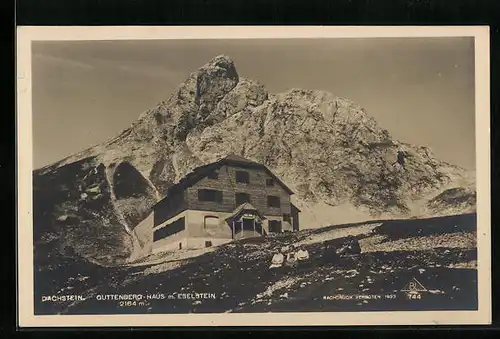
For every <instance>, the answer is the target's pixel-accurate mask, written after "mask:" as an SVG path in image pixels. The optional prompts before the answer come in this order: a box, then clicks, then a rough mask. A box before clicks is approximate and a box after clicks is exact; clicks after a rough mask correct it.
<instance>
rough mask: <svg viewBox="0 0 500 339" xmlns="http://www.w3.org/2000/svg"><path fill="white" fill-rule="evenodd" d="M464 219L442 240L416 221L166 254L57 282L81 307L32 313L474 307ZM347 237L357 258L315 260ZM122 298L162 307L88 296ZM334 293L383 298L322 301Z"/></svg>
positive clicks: (471, 243) (473, 257)
mask: <svg viewBox="0 0 500 339" xmlns="http://www.w3.org/2000/svg"><path fill="white" fill-rule="evenodd" d="M464 220H465V221H467V220H469V219H467V218H465V219H464V218H459V217H457V218H456V219H455V220H452V221H453V222H452V224H453V225H452V227H444V228H443V230H444V232H442V233H439V228H438V227H436V221H435V220H433V222H432V223H431V224H430V225H432V227H431V228H432V229H431V230H429V229H425V221H421V220H420V221H418V222H415V221H414V220H408V223H407V224H405V223H403V222H402V221H397V222H389V223H388V224H387V223H385V222H382V223H378V224H358V225H353V226H351V227H339V228H334V227H330V228H325V229H322V230H321V229H320V230H305V231H301V232H299V233H296V234H293V233H292V234H285V235H282V236H279V237H269V238H260V239H251V240H246V241H236V242H233V243H230V244H226V245H223V246H220V247H217V248H213V249H212V250H211V251H209V252H206V253H202V254H201V255H198V256H192V254H193V253H191V254H188V253H187V252H186V253H184V254H182V253H179V255H178V256H171V255H165V256H164V257H163V259H164V260H165V261H164V262H163V263H160V261H161V256H156V258H154V260H152V261H150V262H149V264H148V263H147V262H144V263H142V265H141V266H136V267H122V268H119V269H114V270H113V271H110V272H109V273H108V274H106V273H105V271H101V273H102V274H100V275H99V276H97V277H96V276H89V273H86V276H89V278H88V279H86V280H85V281H84V282H83V283H82V282H79V281H78V280H76V279H73V280H71V281H65V282H64V284H61V285H59V287H58V288H59V292H58V293H67V292H65V291H68V289H67V288H68V287H70V289H69V290H70V291H73V293H77V292H78V293H81V294H83V295H85V296H86V298H87V300H85V301H83V302H80V303H73V304H48V303H45V304H42V305H36V309H37V312H38V313H39V314H49V313H54V312H60V313H71V314H87V313H94V314H107V313H207V312H210V313H213V312H216V313H219V312H287V311H295V312H299V311H304V312H305V311H369V310H385V311H389V310H412V309H415V310H419V309H428V310H437V309H475V308H476V307H477V298H476V295H477V291H476V289H477V287H476V286H477V271H476V269H475V263H476V261H477V253H476V248H475V240H474V239H475V232H472V231H469V229H468V227H469V226H468V225H465V224H464V223H463V222H464ZM449 221H450V220H448V222H449ZM387 225H389V226H387ZM405 228H406V229H405ZM419 230H420V231H419ZM391 231H393V232H392V233H391ZM419 234H420V235H419ZM421 234H425V235H421ZM347 235H354V236H355V237H356V238H357V239H358V240H359V241H360V244H361V248H362V252H361V254H359V255H354V256H349V257H344V258H340V259H337V260H334V261H331V260H327V259H326V258H324V257H323V256H322V242H323V241H324V240H331V239H338V241H340V242H342V238H344V237H346V236H347ZM290 243H297V244H303V245H305V246H306V248H307V250H308V251H309V253H310V261H309V262H308V263H307V264H306V265H303V266H300V267H297V268H294V269H279V270H277V271H272V270H269V263H270V259H271V257H272V255H273V254H274V253H275V251H276V250H277V249H279V248H281V247H282V246H284V245H288V244H290ZM413 278H416V279H418V281H419V282H420V283H421V284H422V285H424V286H425V288H426V289H428V290H427V291H426V292H425V293H423V298H422V299H421V300H418V301H415V300H412V301H410V300H408V299H407V295H406V292H403V291H401V290H402V289H404V286H406V285H407V284H408V282H409V281H410V280H411V279H413ZM55 285H56V286H57V285H58V284H57V283H56V284H55ZM65 288H66V290H64V289H65ZM61 291H62V292H61ZM129 293H140V294H144V295H159V296H161V295H163V296H164V297H165V299H150V300H147V301H145V302H143V303H140V304H137V305H136V306H134V307H121V306H120V304H119V302H117V301H99V300H97V299H96V296H97V295H106V294H129ZM182 293H188V294H189V293H212V294H213V299H212V298H209V299H186V298H180V297H179V295H180V294H182ZM339 294H346V295H351V296H353V295H358V297H356V298H359V295H378V296H384V298H385V299H382V300H380V299H349V300H328V299H325V297H326V298H328V297H331V296H335V295H339ZM169 296H172V298H170V297H169ZM386 296H388V297H387V298H389V299H387V298H386ZM51 305H52V306H51Z"/></svg>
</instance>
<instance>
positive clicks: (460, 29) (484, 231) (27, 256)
mask: <svg viewBox="0 0 500 339" xmlns="http://www.w3.org/2000/svg"><path fill="white" fill-rule="evenodd" d="M462 36H470V37H474V38H475V71H476V73H475V76H476V81H475V91H476V96H475V99H476V183H477V227H478V228H477V249H478V251H477V253H478V310H477V311H411V312H406V311H396V312H321V313H318V312H307V313H273V314H272V316H270V314H269V313H245V314H227V313H224V314H133V315H121V314H120V315H118V314H117V315H40V316H36V315H34V296H33V288H34V286H33V284H34V282H33V241H32V239H33V220H32V194H33V192H32V170H33V160H32V151H33V150H32V142H33V140H32V101H31V42H32V41H37V40H38V41H42V40H43V41H51V40H60V41H61V40H66V41H71V40H136V39H149V40H152V39H275V38H367V37H374V38H375V37H462ZM489 63H490V62H489V27H488V26H373V27H370V26H350V27H348V26H329V27H325V26H269V27H267V26H257V27H245V26H231V27H224V26H219V27H216V26H206V27H201V26H170V27H166V26H149V27H147V26H123V27H97V26H95V27H82V26H80V27H38V26H22V27H18V29H17V105H18V106H17V179H18V181H17V184H18V191H17V203H18V208H17V255H18V257H17V260H18V263H17V268H18V277H17V282H18V325H19V326H20V327H95V326H98V327H103V326H105V327H115V326H119V327H131V326H285V325H286V326H317V325H331V326H334V325H343V326H345V325H445V324H446V325H453V324H461V325H467V324H490V323H491V239H490V238H491V236H490V228H491V220H490V206H491V201H490V85H489V74H490V72H489Z"/></svg>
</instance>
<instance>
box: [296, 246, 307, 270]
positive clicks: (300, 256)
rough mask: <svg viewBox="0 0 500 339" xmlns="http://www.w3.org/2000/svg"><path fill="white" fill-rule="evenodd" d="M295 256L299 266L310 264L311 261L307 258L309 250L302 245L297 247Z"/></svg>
mask: <svg viewBox="0 0 500 339" xmlns="http://www.w3.org/2000/svg"><path fill="white" fill-rule="evenodd" d="M295 256H296V258H297V263H298V265H299V266H300V267H304V266H310V264H311V262H310V260H309V252H308V251H307V250H306V249H305V248H304V246H300V247H299V250H298V251H297V253H296V255H295Z"/></svg>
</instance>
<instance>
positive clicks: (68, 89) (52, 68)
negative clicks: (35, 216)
mask: <svg viewBox="0 0 500 339" xmlns="http://www.w3.org/2000/svg"><path fill="white" fill-rule="evenodd" d="M219 54H225V55H228V56H229V57H230V58H231V59H232V60H233V61H234V62H235V65H236V69H237V71H238V74H239V75H240V77H245V78H249V79H253V80H257V81H258V82H260V83H261V84H263V85H265V86H266V88H267V89H268V91H269V92H271V93H279V92H283V91H286V90H288V89H290V88H305V89H319V90H326V91H328V92H331V93H333V94H335V95H337V96H340V97H344V98H347V99H350V100H352V101H354V102H355V103H357V104H358V105H360V106H361V107H363V108H364V109H365V110H366V112H367V114H369V115H371V116H372V117H374V118H375V119H376V120H377V121H378V123H379V125H380V126H381V127H383V128H386V129H387V130H388V131H389V132H390V134H391V135H392V136H393V138H395V139H398V140H400V141H402V142H409V143H412V144H416V145H422V146H427V147H430V148H431V149H432V150H433V152H434V153H435V155H436V157H438V158H440V159H441V160H444V161H448V162H451V163H453V164H456V165H459V166H462V167H464V168H466V169H470V170H474V169H475V135H474V129H475V128H474V117H475V104H474V82H475V75H474V40H473V38H455V37H454V38H369V39H360V38H355V39H352V38H351V39H339V38H336V39H241V40H237V39H234V40H214V39H206V40H135V41H72V42H68V41H64V42H51V41H47V42H34V43H33V45H32V107H33V162H34V167H35V168H39V167H42V166H45V165H48V164H51V163H53V162H55V161H58V160H60V159H62V158H64V157H66V156H68V155H71V154H73V153H76V152H79V151H81V150H83V149H86V148H88V147H91V146H93V145H95V144H98V143H100V142H103V141H105V140H107V139H109V138H112V137H114V136H116V135H117V134H119V133H120V132H121V131H122V130H123V129H125V128H127V127H128V126H129V125H130V124H131V123H132V122H133V121H134V120H136V119H137V118H138V117H139V115H140V114H141V113H142V112H143V111H145V110H147V109H149V108H152V107H154V106H155V105H156V104H157V103H158V102H160V101H162V100H164V99H166V98H168V96H169V95H170V94H171V93H172V92H173V90H174V89H175V88H176V87H177V86H178V85H179V84H180V83H181V82H183V81H184V80H185V79H186V78H187V76H188V75H189V74H190V73H191V72H193V71H195V70H196V69H198V68H199V67H201V66H202V65H204V64H205V63H207V62H208V61H209V60H210V59H212V58H213V57H215V56H217V55H219Z"/></svg>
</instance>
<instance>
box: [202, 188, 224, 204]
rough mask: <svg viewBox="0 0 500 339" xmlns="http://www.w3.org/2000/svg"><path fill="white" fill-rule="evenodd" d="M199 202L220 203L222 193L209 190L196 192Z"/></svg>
mask: <svg viewBox="0 0 500 339" xmlns="http://www.w3.org/2000/svg"><path fill="white" fill-rule="evenodd" d="M198 200H199V201H215V202H222V192H221V191H216V190H209V189H201V190H198Z"/></svg>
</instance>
